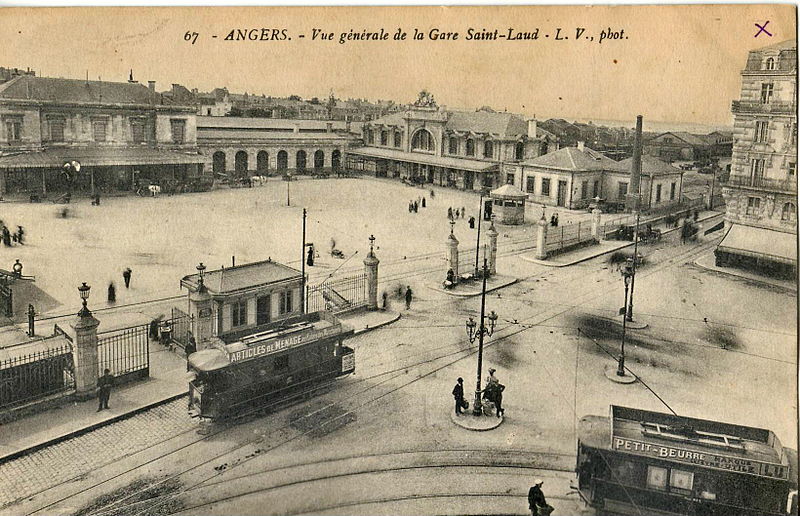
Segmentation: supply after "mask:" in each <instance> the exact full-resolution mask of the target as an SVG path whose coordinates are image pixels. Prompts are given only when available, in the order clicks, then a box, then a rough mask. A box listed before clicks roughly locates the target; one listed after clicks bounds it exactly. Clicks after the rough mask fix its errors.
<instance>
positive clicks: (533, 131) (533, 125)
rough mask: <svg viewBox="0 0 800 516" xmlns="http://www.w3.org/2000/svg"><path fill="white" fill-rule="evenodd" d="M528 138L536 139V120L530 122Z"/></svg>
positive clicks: (532, 119)
mask: <svg viewBox="0 0 800 516" xmlns="http://www.w3.org/2000/svg"><path fill="white" fill-rule="evenodd" d="M528 138H536V119H535V118H531V119H530V120H528Z"/></svg>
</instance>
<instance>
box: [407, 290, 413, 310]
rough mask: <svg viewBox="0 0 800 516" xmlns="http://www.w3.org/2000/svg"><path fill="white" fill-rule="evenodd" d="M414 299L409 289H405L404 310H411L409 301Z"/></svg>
mask: <svg viewBox="0 0 800 516" xmlns="http://www.w3.org/2000/svg"><path fill="white" fill-rule="evenodd" d="M413 298H414V295H413V294H412V293H411V287H410V286H407V287H406V310H410V309H411V300H412V299H413Z"/></svg>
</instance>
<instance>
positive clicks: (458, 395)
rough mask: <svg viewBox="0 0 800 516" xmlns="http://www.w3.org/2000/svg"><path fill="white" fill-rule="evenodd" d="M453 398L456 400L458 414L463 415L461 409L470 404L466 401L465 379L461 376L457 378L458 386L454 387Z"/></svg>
mask: <svg viewBox="0 0 800 516" xmlns="http://www.w3.org/2000/svg"><path fill="white" fill-rule="evenodd" d="M453 398H455V400H456V415H459V416H460V415H461V414H462V412H461V409H465V408H468V407H469V405H468V404H467V403H466V402H464V379H463V378H459V379H458V380H456V386H455V387H453Z"/></svg>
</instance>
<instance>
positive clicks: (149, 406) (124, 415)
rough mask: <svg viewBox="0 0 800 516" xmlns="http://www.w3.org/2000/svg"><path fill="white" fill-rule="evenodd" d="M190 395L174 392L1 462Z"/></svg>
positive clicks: (1, 459)
mask: <svg viewBox="0 0 800 516" xmlns="http://www.w3.org/2000/svg"><path fill="white" fill-rule="evenodd" d="M188 395H189V393H188V392H182V393H180V394H174V395H172V396H169V397H168V398H164V399H162V400H159V401H155V402H153V403H149V404H147V405H145V406H143V407H139V408H135V409H133V410H130V411H128V412H124V413H122V414H117V415H116V416H114V417H111V418H109V419H105V420H103V421H98V422H97V423H93V424H91V425H89V426H85V427H83V428H79V429H77V430H73V431H71V432H67V433H65V434H62V435H59V436H58V437H54V438H53V439H49V440H47V441H44V442H41V443H38V444H34V445H33V446H29V447H27V448H24V449H22V450H17V451H15V452H11V453H9V454H7V455H4V456H2V457H0V464H4V463H6V462H9V461H12V460H14V459H18V458H20V457H23V456H25V455H28V454H31V453H34V452H36V451H39V450H41V449H42V448H47V447H48V446H52V445H54V444H58V443H60V442H63V441H66V440H68V439H72V438H73V437H78V436H80V435H83V434H87V433H89V432H91V431H93V430H97V429H98V428H102V427H104V426H107V425H110V424H112V423H116V422H118V421H122V420H124V419H128V418H130V417H133V416H135V415H137V414H141V413H142V412H145V411H147V410H150V409H152V408H155V407H158V406H160V405H166V404H167V403H170V402H172V401H175V400H177V399H180V398H182V397H184V396H188Z"/></svg>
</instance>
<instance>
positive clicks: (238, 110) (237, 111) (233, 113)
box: [225, 106, 243, 116]
mask: <svg viewBox="0 0 800 516" xmlns="http://www.w3.org/2000/svg"><path fill="white" fill-rule="evenodd" d="M225 116H243V113H242V109H241V108H239V107H237V106H233V107H232V108H231V111H230V113H228V114H227V115H225Z"/></svg>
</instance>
